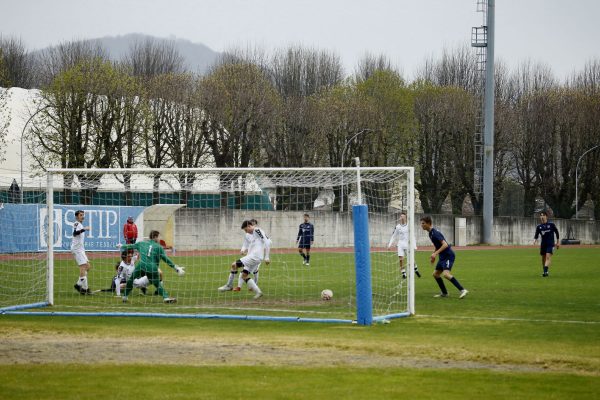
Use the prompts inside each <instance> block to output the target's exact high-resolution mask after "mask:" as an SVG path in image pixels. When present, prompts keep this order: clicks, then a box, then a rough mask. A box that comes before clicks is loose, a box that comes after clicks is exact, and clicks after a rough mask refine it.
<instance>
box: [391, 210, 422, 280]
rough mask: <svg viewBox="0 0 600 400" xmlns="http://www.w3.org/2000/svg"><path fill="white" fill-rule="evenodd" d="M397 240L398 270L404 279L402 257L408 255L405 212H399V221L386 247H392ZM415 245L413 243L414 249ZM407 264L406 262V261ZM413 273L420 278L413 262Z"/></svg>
mask: <svg viewBox="0 0 600 400" xmlns="http://www.w3.org/2000/svg"><path fill="white" fill-rule="evenodd" d="M395 241H397V242H398V261H399V262H400V272H401V273H402V278H403V279H406V270H405V269H404V257H405V255H408V224H407V223H406V213H405V212H402V213H400V223H399V224H398V225H396V228H394V232H393V233H392V237H390V242H389V243H388V249H391V248H392V245H393V244H394V242H395ZM416 249H417V246H416V245H415V250H416ZM407 264H408V262H407ZM415 274H416V275H417V276H418V277H419V278H420V277H421V273H420V272H419V268H418V267H417V264H416V263H415Z"/></svg>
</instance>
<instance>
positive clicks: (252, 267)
mask: <svg viewBox="0 0 600 400" xmlns="http://www.w3.org/2000/svg"><path fill="white" fill-rule="evenodd" d="M240 261H241V262H242V264H244V269H245V270H246V271H248V272H250V273H251V274H253V273H255V272H256V271H258V267H260V263H261V262H262V260H261V259H260V258H257V257H250V256H244V257H242V258H240Z"/></svg>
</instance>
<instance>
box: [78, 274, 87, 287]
mask: <svg viewBox="0 0 600 400" xmlns="http://www.w3.org/2000/svg"><path fill="white" fill-rule="evenodd" d="M77 284H78V285H79V286H81V288H82V289H86V290H87V288H88V281H87V275H86V276H80V277H79V281H77Z"/></svg>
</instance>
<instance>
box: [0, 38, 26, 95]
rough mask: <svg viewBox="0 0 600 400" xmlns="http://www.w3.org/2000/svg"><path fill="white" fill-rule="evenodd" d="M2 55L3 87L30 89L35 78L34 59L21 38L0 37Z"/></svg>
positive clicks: (1, 80)
mask: <svg viewBox="0 0 600 400" xmlns="http://www.w3.org/2000/svg"><path fill="white" fill-rule="evenodd" d="M0 57H2V59H3V61H2V64H3V65H4V76H3V77H1V78H0V86H1V87H5V88H7V87H11V86H12V87H20V88H23V89H29V88H31V87H32V85H33V80H34V60H33V57H32V56H31V54H30V53H29V52H28V51H27V49H26V48H25V45H24V44H23V42H22V41H21V39H16V38H12V37H9V38H0Z"/></svg>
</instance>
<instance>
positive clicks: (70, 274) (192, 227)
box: [0, 167, 418, 324]
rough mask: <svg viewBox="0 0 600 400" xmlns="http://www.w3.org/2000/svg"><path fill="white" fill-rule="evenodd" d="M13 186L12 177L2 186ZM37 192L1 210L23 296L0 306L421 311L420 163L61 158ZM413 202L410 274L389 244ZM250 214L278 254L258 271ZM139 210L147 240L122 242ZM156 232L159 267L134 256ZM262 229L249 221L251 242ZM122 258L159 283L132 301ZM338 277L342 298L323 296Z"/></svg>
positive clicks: (305, 315) (15, 287)
mask: <svg viewBox="0 0 600 400" xmlns="http://www.w3.org/2000/svg"><path fill="white" fill-rule="evenodd" d="M2 186H3V181H2V178H1V177H0V195H1V193H2ZM31 192H32V193H33V191H31ZM38 192H39V193H37V195H36V196H29V197H28V198H29V200H28V201H27V202H26V204H18V203H17V204H15V203H5V206H4V207H3V209H2V210H0V222H2V223H3V229H2V230H5V229H4V226H6V230H5V231H4V232H3V235H4V236H3V238H8V239H7V240H8V241H7V242H5V243H3V244H2V245H0V273H1V274H2V279H1V282H2V286H5V287H4V288H3V290H2V292H4V293H8V294H10V296H4V297H0V313H32V312H33V313H36V314H40V315H48V314H52V315H82V314H85V315H118V316H128V315H131V316H158V317H176V318H182V317H189V318H219V317H221V318H230V319H231V318H234V319H260V320H282V321H324V322H356V321H358V323H361V324H369V323H371V322H372V321H381V320H386V319H389V318H398V317H404V316H409V315H412V314H414V313H415V303H414V258H415V257H414V249H415V246H414V244H415V243H416V242H415V223H416V222H418V221H415V220H414V214H415V203H414V195H415V193H414V168H412V167H380V168H377V167H351V168H244V169H237V168H198V169H193V168H192V169H175V168H167V169H149V168H145V169H50V170H48V174H47V180H46V187H45V190H38ZM1 199H2V198H1V197H0V201H1ZM342 204H344V206H343V209H341V210H340V206H341V205H342ZM78 210H81V211H83V212H84V213H83V214H82V215H84V220H83V221H82V222H81V223H80V224H79V225H77V224H76V217H75V212H76V211H78ZM401 212H404V213H406V215H407V218H408V227H409V232H408V236H409V238H408V240H409V245H408V248H407V249H406V252H407V254H406V257H405V268H406V273H407V277H406V278H403V276H402V274H401V273H400V268H399V260H398V253H397V249H396V247H395V244H394V245H393V246H392V247H391V249H390V248H388V242H389V240H390V237H391V235H392V232H393V231H394V228H395V226H396V224H398V217H399V215H400V213H401ZM363 216H364V220H362V222H361V219H362V218H363ZM130 218H131V219H130ZM250 220H255V221H256V222H252V223H251V224H252V226H253V228H252V229H255V227H259V229H258V231H259V232H262V233H264V235H265V236H267V237H268V242H269V246H270V255H269V261H270V262H269V263H268V264H267V259H266V258H265V259H264V260H262V262H261V263H260V265H259V266H258V267H257V271H256V273H255V271H254V268H255V267H256V265H255V264H256V262H258V261H261V260H258V261H256V260H254V259H252V260H251V261H248V260H250V259H249V258H243V257H244V254H242V252H241V250H242V243H243V242H244V239H245V237H246V232H248V231H246V232H245V231H244V230H242V229H241V227H242V223H243V222H244V221H250ZM131 222H133V223H134V224H135V226H136V228H137V243H138V244H136V245H134V246H132V247H135V249H129V250H128V251H122V250H121V249H120V248H118V247H117V245H123V244H125V241H126V240H129V239H128V238H127V237H126V235H129V233H126V231H127V229H129V228H128V227H129V226H131V225H128V224H130V223H131ZM311 224H312V225H311ZM77 227H89V228H90V230H89V231H86V232H84V239H83V244H84V247H85V254H86V256H87V258H88V259H89V265H90V267H91V268H90V269H89V270H88V271H87V272H86V273H82V274H83V275H85V286H86V287H87V289H88V290H87V293H83V292H82V291H80V290H79V289H77V286H76V285H80V284H81V285H83V283H82V282H83V280H79V278H80V275H81V274H80V268H79V267H78V263H79V262H77V261H76V259H75V257H74V255H73V254H72V252H71V245H72V242H73V238H74V236H77V235H79V234H78V233H77ZM311 229H312V231H311ZM151 231H158V232H159V233H160V236H159V237H158V238H156V240H155V241H154V242H148V243H150V245H152V246H155V247H156V246H159V245H160V247H161V248H162V252H163V253H164V255H165V257H164V258H163V260H162V261H161V262H160V265H159V268H160V278H158V275H156V277H155V276H154V275H153V272H152V271H148V270H147V268H146V264H143V263H144V262H147V259H145V258H144V257H141V255H140V257H138V258H139V260H141V264H140V261H138V264H135V259H134V261H133V263H131V264H127V263H130V262H131V258H130V257H131V256H132V254H133V255H136V256H138V255H139V254H138V253H139V251H141V250H140V249H141V248H144V249H146V248H147V247H143V246H144V244H143V243H142V244H140V242H144V241H149V240H150V239H149V237H148V236H149V235H150V232H151ZM127 232H129V231H127ZM311 232H312V233H311ZM252 235H254V236H252ZM258 235H260V234H258ZM257 237H258V236H257V234H256V233H255V234H253V233H252V231H251V232H250V237H249V240H250V241H251V243H252V244H251V245H252V246H259V244H256V243H258V241H257V242H252V241H253V240H258V239H256V238H257ZM261 243H262V242H261ZM265 243H266V242H264V243H263V244H262V245H263V246H264V245H266V244H265ZM256 248H257V247H252V248H251V252H253V251H254V250H255V249H256ZM261 254H263V255H264V253H261ZM251 256H252V257H255V254H254V253H253V254H251ZM128 257H129V258H128ZM248 257H250V256H248ZM167 259H168V260H169V261H167ZM238 260H241V262H238ZM121 261H123V262H125V264H126V265H131V270H132V271H133V270H134V269H135V270H136V271H138V270H139V271H138V272H135V273H134V274H138V273H139V274H141V278H142V279H141V280H140V282H142V281H143V282H145V281H146V280H147V281H148V282H146V283H144V284H145V285H146V286H143V285H142V284H140V283H139V282H138V281H137V280H136V282H135V284H134V286H133V287H132V288H131V287H129V288H128V289H127V290H128V296H127V298H126V300H127V301H126V302H124V301H123V294H124V293H125V289H126V287H127V282H128V281H129V280H131V281H132V282H133V280H134V279H133V278H131V275H129V276H124V275H125V274H121V275H123V277H122V278H123V282H124V283H123V284H122V285H117V284H116V283H115V282H117V281H119V279H121V275H119V272H120V271H122V270H123V267H122V266H120V263H121ZM165 261H167V262H165ZM142 264H143V266H144V267H142V266H141V265H142ZM173 265H177V266H182V267H184V269H185V275H183V276H179V275H178V273H176V271H175V270H174V269H172V268H171V267H172V266H173ZM232 265H233V266H232ZM238 267H239V268H238ZM125 269H127V268H125ZM236 270H237V273H232V271H236ZM243 270H248V271H247V273H248V274H247V276H246V275H245V274H242V272H243ZM157 274H158V272H157ZM365 274H367V275H365ZM116 275H117V276H116ZM144 275H146V277H147V278H148V279H146V280H144V279H143V278H144ZM242 275H243V278H244V279H240V276H242ZM115 277H116V278H117V280H116V281H115ZM136 277H137V276H136ZM366 277H368V279H366ZM130 278H131V279H130ZM154 278H156V279H155V280H153V279H154ZM81 279H83V278H81ZM140 285H141V286H140ZM228 285H229V286H231V288H232V289H233V290H229V288H228V287H227V286H228ZM116 286H118V288H117V287H116ZM121 286H123V287H122V288H121ZM129 286H131V284H130V285H129ZM224 286H226V288H225V289H224V290H221V291H219V288H222V287H224ZM238 286H239V287H240V290H238V289H237V288H238ZM80 288H81V287H80ZM326 289H328V290H329V291H331V292H332V293H333V296H332V297H331V298H326V297H329V296H321V293H322V292H323V291H324V290H326ZM329 291H327V292H326V293H328V294H329ZM259 292H260V293H261V294H262V295H261V296H257V294H258V293H259ZM167 300H172V301H167ZM48 306H49V307H48ZM365 315H366V317H365Z"/></svg>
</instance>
